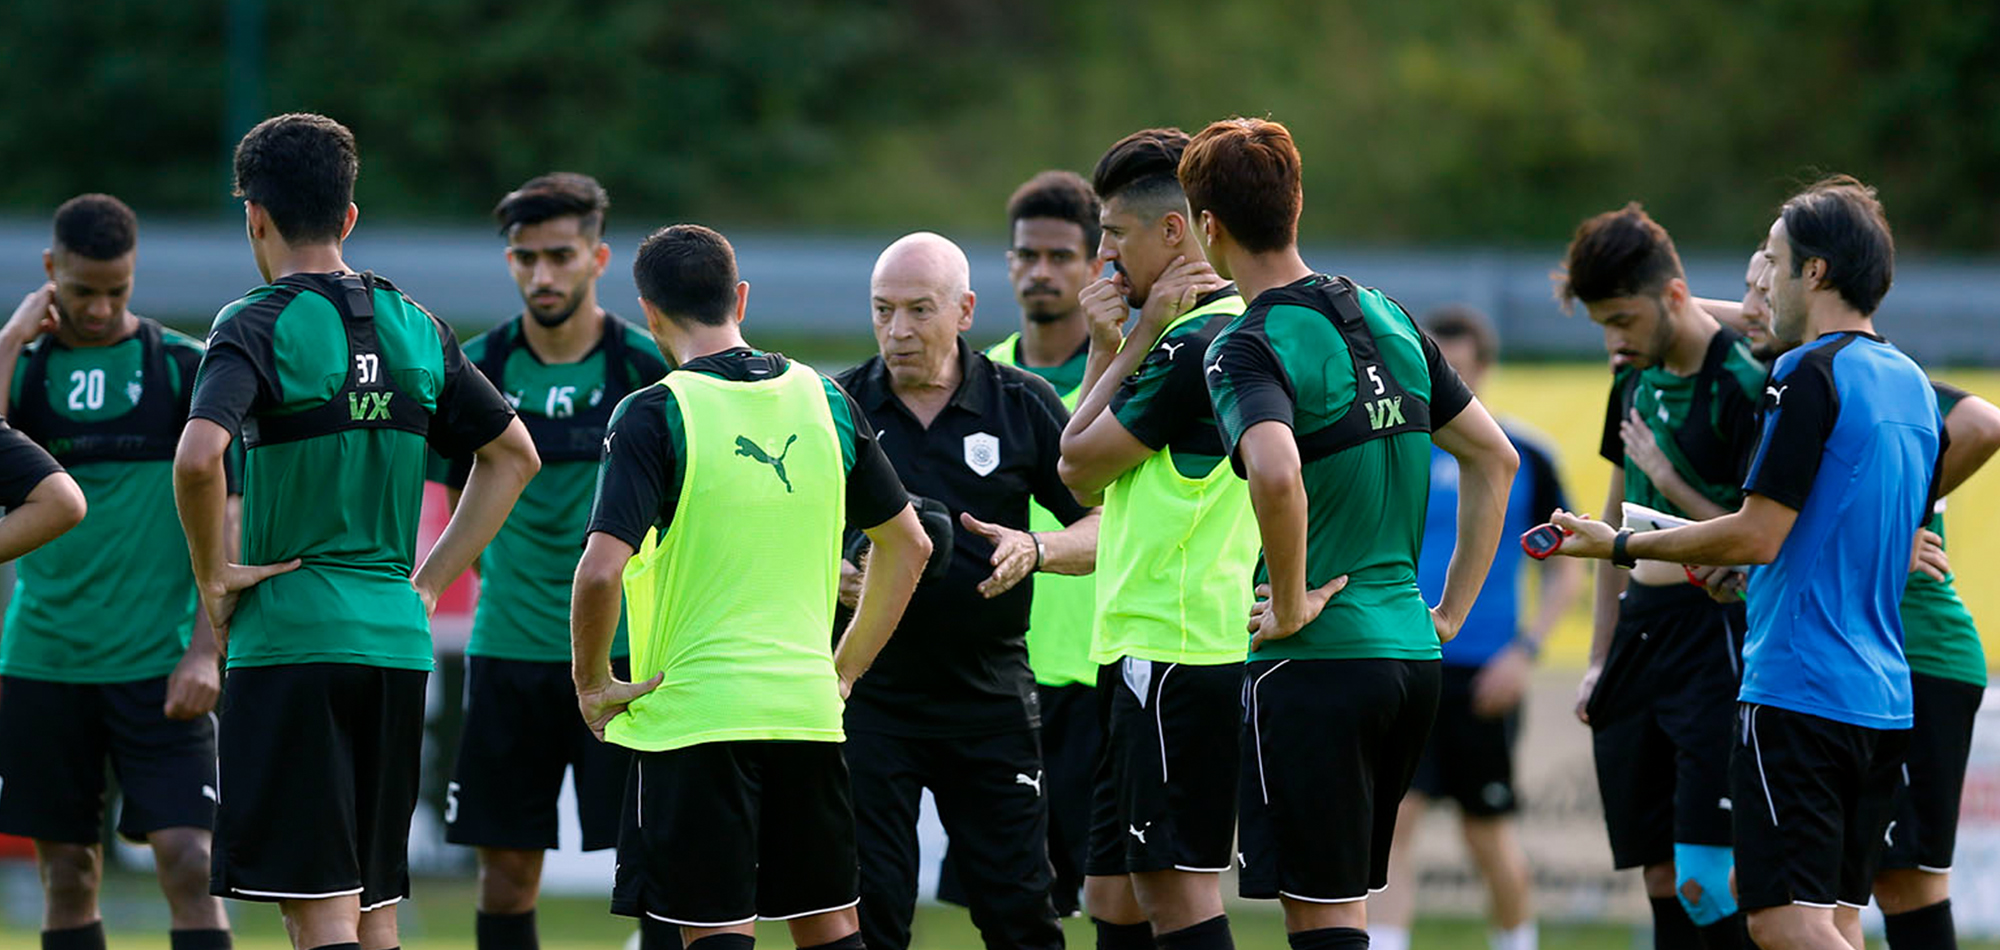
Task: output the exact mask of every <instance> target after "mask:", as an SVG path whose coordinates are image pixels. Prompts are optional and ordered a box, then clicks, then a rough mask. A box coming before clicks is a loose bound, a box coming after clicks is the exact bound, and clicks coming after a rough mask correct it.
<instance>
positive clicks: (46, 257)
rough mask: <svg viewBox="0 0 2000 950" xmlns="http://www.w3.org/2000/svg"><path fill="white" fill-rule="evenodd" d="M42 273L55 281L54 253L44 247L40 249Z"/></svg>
mask: <svg viewBox="0 0 2000 950" xmlns="http://www.w3.org/2000/svg"><path fill="white" fill-rule="evenodd" d="M42 272H43V273H46V274H48V275H49V279H50V280H55V279H56V253H55V251H54V250H52V249H50V248H46V247H45V248H42Z"/></svg>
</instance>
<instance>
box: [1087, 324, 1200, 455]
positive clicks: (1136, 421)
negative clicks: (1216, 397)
mask: <svg viewBox="0 0 2000 950" xmlns="http://www.w3.org/2000/svg"><path fill="white" fill-rule="evenodd" d="M1206 355H1207V351H1206V349H1205V348H1204V347H1203V346H1202V345H1201V344H1200V343H1198V342H1196V341H1195V340H1193V339H1189V338H1187V337H1185V336H1184V337H1183V338H1182V339H1180V340H1178V341H1177V340H1175V339H1173V338H1171V337H1169V338H1166V339H1163V340H1161V341H1160V343H1159V345H1158V346H1155V347H1153V350H1152V352H1150V353H1147V354H1146V358H1145V359H1144V360H1143V361H1141V362H1140V363H1139V368H1138V370H1137V371H1135V372H1133V374H1132V375H1130V376H1127V377H1125V378H1124V379H1123V380H1121V381H1120V382H1119V383H1118V391H1117V392H1115V393H1113V394H1112V395H1111V406H1110V409H1111V415H1112V416H1113V417H1115V418H1116V419H1117V420H1118V424H1119V425H1122V426H1124V427H1125V431H1127V432H1130V433H1132V437H1133V438H1135V439H1138V440H1139V441H1140V442H1141V443H1143V444H1144V445H1145V446H1146V447H1147V448H1149V449H1152V450H1153V451H1155V452H1158V451H1159V450H1161V449H1164V448H1166V447H1167V443H1169V442H1172V441H1174V437H1175V436H1176V435H1177V434H1179V433H1180V431H1181V430H1182V429H1183V427H1185V426H1187V425H1188V424H1189V423H1190V422H1193V421H1196V420H1200V419H1202V418H1203V417H1205V416H1207V415H1208V387H1207V386H1206V385H1204V384H1203V383H1202V381H1201V374H1202V361H1203V358H1204V357H1205V356H1206Z"/></svg>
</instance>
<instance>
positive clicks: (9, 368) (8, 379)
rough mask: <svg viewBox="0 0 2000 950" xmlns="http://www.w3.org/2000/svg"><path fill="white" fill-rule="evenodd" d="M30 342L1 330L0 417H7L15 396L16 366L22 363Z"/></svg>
mask: <svg viewBox="0 0 2000 950" xmlns="http://www.w3.org/2000/svg"><path fill="white" fill-rule="evenodd" d="M27 346H28V341H27V340H26V339H24V338H22V337H21V336H19V335H18V334H14V333H10V332H7V331H6V330H0V417H4V416H6V415H7V410H8V408H9V407H10V406H11V404H12V402H13V395H14V384H13V380H14V364H16V363H18V362H20V359H21V351H22V350H24V349H26V348H27Z"/></svg>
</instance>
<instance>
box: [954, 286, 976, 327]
mask: <svg viewBox="0 0 2000 950" xmlns="http://www.w3.org/2000/svg"><path fill="white" fill-rule="evenodd" d="M960 300H962V301H963V308H964V311H965V312H964V313H962V314H960V315H959V317H958V332H960V333H964V332H965V331H967V330H970V329H972V308H973V305H975V304H977V303H978V302H979V295H978V294H975V293H973V292H972V291H971V290H969V289H968V290H967V291H966V292H965V296H964V297H962V298H960Z"/></svg>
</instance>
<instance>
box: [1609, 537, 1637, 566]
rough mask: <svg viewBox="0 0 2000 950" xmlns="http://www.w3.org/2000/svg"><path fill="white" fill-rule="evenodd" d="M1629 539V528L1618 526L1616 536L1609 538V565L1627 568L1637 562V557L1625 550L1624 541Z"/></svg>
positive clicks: (1630, 538)
mask: <svg viewBox="0 0 2000 950" xmlns="http://www.w3.org/2000/svg"><path fill="white" fill-rule="evenodd" d="M1630 540H1632V529H1631V528H1619V529H1618V536H1617V537H1615V538H1612V539H1611V565H1612V566H1613V567H1623V568H1628V569H1629V568H1631V567H1634V566H1636V565H1637V564H1638V563H1639V561H1638V559H1637V558H1634V557H1633V556H1632V555H1630V554H1627V553H1626V552H1625V543H1626V542H1627V541H1630Z"/></svg>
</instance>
